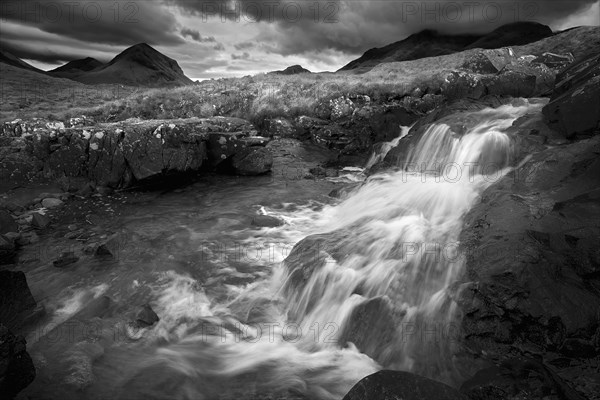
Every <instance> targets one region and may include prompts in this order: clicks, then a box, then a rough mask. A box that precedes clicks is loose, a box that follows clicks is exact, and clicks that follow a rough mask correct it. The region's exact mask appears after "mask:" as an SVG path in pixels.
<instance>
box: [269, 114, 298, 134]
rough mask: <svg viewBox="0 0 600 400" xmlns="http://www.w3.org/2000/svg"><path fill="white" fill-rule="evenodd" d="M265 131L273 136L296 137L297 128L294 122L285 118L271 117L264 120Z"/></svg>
mask: <svg viewBox="0 0 600 400" xmlns="http://www.w3.org/2000/svg"><path fill="white" fill-rule="evenodd" d="M265 125H266V128H265V130H266V133H267V135H268V136H271V137H275V138H297V137H298V130H297V129H296V127H295V126H294V124H293V123H292V122H291V121H289V120H287V119H285V118H273V119H269V120H267V121H265Z"/></svg>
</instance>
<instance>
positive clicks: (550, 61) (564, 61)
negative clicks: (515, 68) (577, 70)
mask: <svg viewBox="0 0 600 400" xmlns="http://www.w3.org/2000/svg"><path fill="white" fill-rule="evenodd" d="M573 61H575V58H574V57H573V54H571V53H568V54H554V53H550V52H546V53H543V54H542V55H541V56H538V57H535V58H534V59H533V60H531V62H532V63H538V64H544V65H545V66H547V67H548V68H553V69H559V70H560V69H563V68H565V67H567V66H568V65H570V64H571V63H572V62H573Z"/></svg>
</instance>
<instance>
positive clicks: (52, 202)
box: [42, 197, 63, 208]
mask: <svg viewBox="0 0 600 400" xmlns="http://www.w3.org/2000/svg"><path fill="white" fill-rule="evenodd" d="M62 204H63V202H62V200H60V199H55V198H52V197H48V198H46V199H44V200H42V206H43V207H45V208H54V207H60V206H61V205H62Z"/></svg>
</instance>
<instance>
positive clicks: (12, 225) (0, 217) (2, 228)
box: [0, 210, 19, 234]
mask: <svg viewBox="0 0 600 400" xmlns="http://www.w3.org/2000/svg"><path fill="white" fill-rule="evenodd" d="M18 231H19V225H18V224H17V223H16V222H15V220H14V218H13V217H12V215H10V213H9V212H8V211H6V210H0V234H3V233H8V232H18Z"/></svg>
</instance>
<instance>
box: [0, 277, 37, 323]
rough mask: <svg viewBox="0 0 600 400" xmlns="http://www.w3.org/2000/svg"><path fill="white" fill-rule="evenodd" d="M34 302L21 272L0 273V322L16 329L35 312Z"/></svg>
mask: <svg viewBox="0 0 600 400" xmlns="http://www.w3.org/2000/svg"><path fill="white" fill-rule="evenodd" d="M36 305H37V303H36V301H35V299H34V298H33V295H32V294H31V291H30V290H29V286H27V278H26V277H25V274H24V273H23V272H21V271H0V321H2V323H3V324H5V325H6V326H7V327H8V328H10V329H17V328H18V327H20V325H21V324H22V323H23V321H24V320H25V319H26V318H27V316H28V315H29V314H30V313H32V312H34V311H35V308H36Z"/></svg>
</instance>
